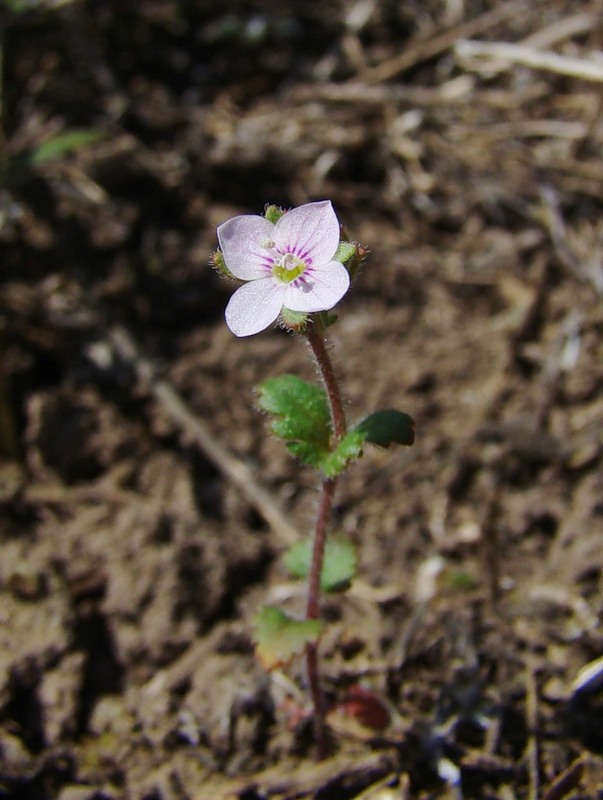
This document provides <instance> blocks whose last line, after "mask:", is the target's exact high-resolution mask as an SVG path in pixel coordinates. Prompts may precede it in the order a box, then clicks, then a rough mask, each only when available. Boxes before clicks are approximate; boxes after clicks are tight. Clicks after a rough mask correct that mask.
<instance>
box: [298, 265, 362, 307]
mask: <svg viewBox="0 0 603 800" xmlns="http://www.w3.org/2000/svg"><path fill="white" fill-rule="evenodd" d="M349 288H350V275H349V273H348V271H347V269H346V268H345V267H344V266H343V264H340V263H339V261H331V262H329V263H328V264H325V265H324V266H322V267H320V268H319V269H317V270H315V271H313V272H312V274H311V275H308V278H307V281H304V276H302V277H301V278H298V280H297V281H295V282H294V283H291V284H289V285H288V286H287V288H286V290H285V297H284V298H283V305H284V306H285V308H288V309H290V310H291V311H306V312H307V313H311V312H313V311H327V310H328V309H329V308H333V306H335V305H337V303H338V302H339V301H340V300H341V298H342V297H343V296H344V294H345V293H346V292H347V290H348V289H349Z"/></svg>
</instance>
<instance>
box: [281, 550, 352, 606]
mask: <svg viewBox="0 0 603 800" xmlns="http://www.w3.org/2000/svg"><path fill="white" fill-rule="evenodd" d="M311 563H312V540H311V539H304V540H303V541H301V542H297V543H296V544H294V545H293V547H291V549H290V550H288V551H287V553H286V554H285V557H284V564H285V568H286V569H287V571H288V572H289V574H290V575H291V576H292V577H294V578H300V579H303V578H307V577H308V575H309V573H310V565H311ZM357 572H358V554H357V552H356V547H355V546H354V544H353V543H352V542H351V541H350V540H349V539H348V538H346V537H344V536H332V537H329V538H328V539H327V543H326V546H325V555H324V560H323V564H322V572H321V575H320V588H321V590H322V591H323V592H340V591H342V590H344V589H346V588H347V587H348V586H349V585H350V582H351V581H352V579H353V578H355V577H356V574H357Z"/></svg>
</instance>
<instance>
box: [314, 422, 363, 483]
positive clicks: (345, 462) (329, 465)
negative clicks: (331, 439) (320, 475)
mask: <svg viewBox="0 0 603 800" xmlns="http://www.w3.org/2000/svg"><path fill="white" fill-rule="evenodd" d="M365 439H366V432H365V431H363V430H359V429H356V430H353V431H350V432H349V433H347V434H346V435H345V436H344V437H343V439H342V440H341V441H340V442H339V444H338V445H337V447H336V448H335V450H333V452H332V453H327V454H326V455H325V456H323V458H322V459H321V461H320V468H321V470H322V471H323V472H324V474H325V475H326V476H327V478H334V477H335V476H336V475H340V474H341V473H342V472H343V471H344V470H345V469H347V468H348V467H349V466H350V464H351V463H352V461H356V459H357V458H359V457H360V456H361V455H362V445H363V444H364V441H365Z"/></svg>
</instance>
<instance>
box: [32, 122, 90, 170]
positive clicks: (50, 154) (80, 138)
mask: <svg viewBox="0 0 603 800" xmlns="http://www.w3.org/2000/svg"><path fill="white" fill-rule="evenodd" d="M104 135H105V134H104V133H103V131H98V130H84V129H73V130H70V131H62V132H61V133H57V134H56V135H55V136H51V137H49V138H48V139H46V141H44V142H42V144H40V145H38V146H37V147H35V148H34V149H33V150H31V151H30V152H29V153H28V154H27V162H28V164H29V165H31V166H32V167H35V166H38V165H39V164H44V163H45V162H46V161H52V160H54V159H56V158H61V157H62V156H64V155H67V153H70V152H71V151H73V150H79V149H80V148H82V147H88V146H89V145H91V144H95V143H96V142H98V141H99V140H100V139H102V138H103V137H104Z"/></svg>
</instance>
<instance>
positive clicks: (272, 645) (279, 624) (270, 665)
mask: <svg viewBox="0 0 603 800" xmlns="http://www.w3.org/2000/svg"><path fill="white" fill-rule="evenodd" d="M254 622H255V642H256V654H257V657H258V658H259V660H260V662H261V664H262V666H263V667H264V669H265V670H267V671H270V670H273V669H276V668H277V667H284V666H286V665H287V664H288V663H289V662H290V661H291V659H292V658H294V656H297V655H300V654H301V653H303V651H304V650H305V648H306V645H308V644H312V643H315V642H317V641H318V639H319V638H320V635H321V634H322V632H323V630H324V627H325V623H324V622H323V621H322V620H319V619H304V620H298V619H293V617H290V616H288V615H287V614H285V613H284V612H283V611H281V610H280V608H275V606H264V608H262V609H261V610H260V611H259V613H258V614H256V617H255V621H254Z"/></svg>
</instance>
